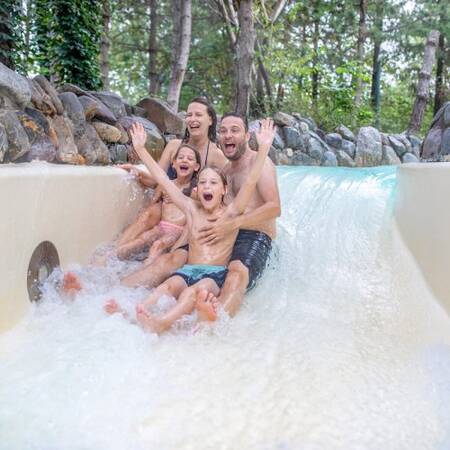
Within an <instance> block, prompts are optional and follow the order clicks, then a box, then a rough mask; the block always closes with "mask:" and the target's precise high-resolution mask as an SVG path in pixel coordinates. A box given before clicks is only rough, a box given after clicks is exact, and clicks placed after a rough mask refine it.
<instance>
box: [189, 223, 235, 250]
mask: <svg viewBox="0 0 450 450" xmlns="http://www.w3.org/2000/svg"><path fill="white" fill-rule="evenodd" d="M236 228H238V225H237V223H236V221H235V220H234V219H227V218H223V217H221V218H219V219H217V220H216V221H215V222H212V223H211V225H206V226H204V227H201V228H200V229H199V230H198V231H199V235H198V242H199V243H200V244H216V243H217V242H220V241H221V240H222V239H223V238H224V237H225V236H227V235H228V234H229V233H230V232H231V231H233V230H235V229H236Z"/></svg>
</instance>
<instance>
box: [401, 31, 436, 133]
mask: <svg viewBox="0 0 450 450" xmlns="http://www.w3.org/2000/svg"><path fill="white" fill-rule="evenodd" d="M438 40H439V31H436V30H432V31H430V34H429V35H428V38H427V42H426V45H425V52H424V57H423V64H422V68H421V69H420V72H419V82H418V84H417V94H416V100H415V102H414V107H413V110H412V114H411V121H410V123H409V127H408V134H417V133H418V131H419V130H420V127H421V125H422V120H423V114H424V112H425V106H426V104H427V99H428V94H429V91H430V78H431V71H432V70H433V66H434V62H435V59H436V47H437V45H438Z"/></svg>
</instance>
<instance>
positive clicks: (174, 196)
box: [130, 123, 192, 214]
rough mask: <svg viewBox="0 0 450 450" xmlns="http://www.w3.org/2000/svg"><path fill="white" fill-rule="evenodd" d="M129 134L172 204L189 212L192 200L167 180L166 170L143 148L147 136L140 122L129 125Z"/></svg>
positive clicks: (140, 155)
mask: <svg viewBox="0 0 450 450" xmlns="http://www.w3.org/2000/svg"><path fill="white" fill-rule="evenodd" d="M130 134H131V140H132V141H133V146H134V149H135V150H136V153H137V154H138V155H139V157H140V158H141V160H142V162H143V163H144V164H145V165H146V167H147V168H148V170H149V171H150V173H151V174H152V177H153V179H154V180H155V181H156V182H157V183H158V184H159V185H161V187H162V188H163V189H164V190H165V191H166V192H167V195H168V196H169V197H170V198H171V200H172V201H173V202H174V204H175V205H176V206H177V207H178V208H180V209H181V211H183V212H184V213H185V214H186V213H188V212H190V211H191V208H192V200H190V199H188V197H186V196H185V195H184V194H183V193H182V192H181V191H180V190H179V189H178V188H177V187H176V186H175V184H174V183H172V181H170V180H169V177H168V176H167V174H166V172H165V171H164V170H163V169H162V168H161V167H160V166H159V164H158V163H157V162H156V161H155V160H154V159H153V158H152V157H151V155H150V154H149V153H148V152H147V150H145V147H144V144H145V139H146V137H147V136H146V134H145V131H144V127H143V126H142V125H141V124H140V123H134V124H133V125H132V127H131V130H130Z"/></svg>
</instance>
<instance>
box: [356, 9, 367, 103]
mask: <svg viewBox="0 0 450 450" xmlns="http://www.w3.org/2000/svg"><path fill="white" fill-rule="evenodd" d="M358 6H359V27H358V41H357V44H356V58H357V61H358V66H359V70H358V71H357V73H356V92H355V106H356V107H357V108H358V107H359V106H360V105H361V97H362V94H363V80H362V77H361V71H362V69H363V66H364V43H365V41H366V33H367V31H366V14H367V0H359V5H358Z"/></svg>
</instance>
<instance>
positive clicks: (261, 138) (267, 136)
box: [255, 119, 276, 152]
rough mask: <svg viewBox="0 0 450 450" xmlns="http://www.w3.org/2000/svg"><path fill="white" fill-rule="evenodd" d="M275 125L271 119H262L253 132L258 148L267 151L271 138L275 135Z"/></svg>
mask: <svg viewBox="0 0 450 450" xmlns="http://www.w3.org/2000/svg"><path fill="white" fill-rule="evenodd" d="M275 132H276V127H275V126H274V124H273V120H272V119H263V120H262V121H261V127H260V128H259V130H258V131H257V132H256V133H255V137H256V141H257V142H258V149H262V150H266V149H267V152H268V151H269V149H270V147H271V145H272V142H273V138H274V137H275Z"/></svg>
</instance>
